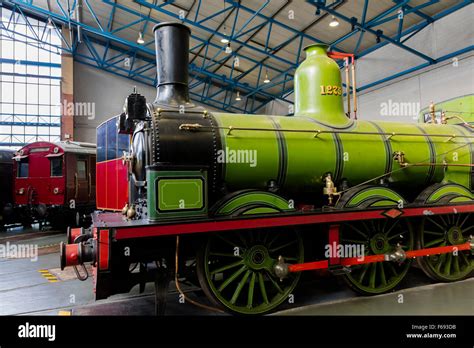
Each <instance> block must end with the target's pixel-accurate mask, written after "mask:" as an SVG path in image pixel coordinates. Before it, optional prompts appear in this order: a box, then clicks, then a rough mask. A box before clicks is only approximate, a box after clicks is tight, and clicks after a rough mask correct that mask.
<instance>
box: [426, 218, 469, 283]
mask: <svg viewBox="0 0 474 348" xmlns="http://www.w3.org/2000/svg"><path fill="white" fill-rule="evenodd" d="M418 232H419V233H418V246H419V248H436V247H441V246H449V245H459V244H464V243H465V242H467V241H468V239H469V236H470V235H471V234H474V216H473V215H472V214H451V215H437V216H429V217H425V218H424V219H423V221H422V223H421V225H420V229H419V231H418ZM418 262H419V264H420V266H421V267H422V269H423V270H424V271H425V273H426V274H427V275H428V276H430V277H431V278H433V279H435V280H438V281H444V282H452V281H457V280H461V279H464V278H466V277H468V276H469V275H470V274H471V273H472V272H473V270H474V259H473V258H472V256H471V253H470V251H469V250H466V251H458V252H457V255H455V254H454V253H448V254H441V255H431V256H426V257H423V258H420V259H419V261H418Z"/></svg>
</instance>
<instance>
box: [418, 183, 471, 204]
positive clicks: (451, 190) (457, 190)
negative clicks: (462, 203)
mask: <svg viewBox="0 0 474 348" xmlns="http://www.w3.org/2000/svg"><path fill="white" fill-rule="evenodd" d="M453 194H458V195H460V196H464V197H471V200H472V199H474V195H473V194H472V193H471V192H470V191H469V190H467V189H466V188H464V187H462V186H458V185H446V186H443V187H441V188H439V189H438V190H436V191H435V192H434V193H433V194H432V195H431V196H430V197H429V198H428V200H427V202H436V201H438V200H440V199H441V198H442V197H444V196H448V195H453Z"/></svg>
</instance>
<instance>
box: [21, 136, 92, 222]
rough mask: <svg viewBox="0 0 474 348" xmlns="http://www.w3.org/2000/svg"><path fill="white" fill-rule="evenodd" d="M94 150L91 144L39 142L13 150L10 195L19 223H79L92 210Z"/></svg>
mask: <svg viewBox="0 0 474 348" xmlns="http://www.w3.org/2000/svg"><path fill="white" fill-rule="evenodd" d="M95 151H96V147H95V145H93V144H86V143H78V142H71V141H64V142H59V143H50V142H42V141H40V142H35V143H32V144H28V145H26V146H24V147H23V148H21V149H20V150H19V151H17V152H16V154H15V157H13V159H14V161H15V163H16V165H14V167H13V176H14V191H13V193H14V204H15V209H17V210H18V212H19V213H20V214H21V215H22V221H26V222H32V221H34V220H40V221H42V220H48V221H49V222H50V223H51V225H52V226H53V227H63V226H66V225H67V224H74V225H81V224H83V223H84V219H85V216H86V215H88V214H90V213H91V212H92V211H93V210H94V208H95V169H96V168H95V162H96V153H95Z"/></svg>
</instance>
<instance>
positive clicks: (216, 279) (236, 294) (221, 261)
mask: <svg viewBox="0 0 474 348" xmlns="http://www.w3.org/2000/svg"><path fill="white" fill-rule="evenodd" d="M280 255H281V256H283V258H284V259H285V262H287V263H290V264H292V263H301V262H303V242H302V238H301V237H300V235H299V233H297V232H295V231H281V230H257V231H236V232H227V233H221V234H217V235H212V236H210V237H209V239H208V241H207V243H206V245H205V247H204V248H203V250H202V251H201V253H200V254H199V255H198V260H197V261H198V262H197V271H198V277H199V282H200V284H201V287H202V289H203V290H204V292H205V293H206V295H207V296H208V297H209V298H210V299H211V300H213V301H214V302H215V303H216V304H217V305H219V306H220V307H223V308H224V309H226V310H228V311H231V312H234V313H238V314H263V313H267V312H270V311H272V310H273V309H275V308H276V307H277V306H278V305H280V304H281V303H282V302H284V301H285V300H287V299H288V297H289V295H290V294H291V293H292V291H293V289H294V288H295V286H296V284H297V283H298V280H299V277H300V274H299V273H291V274H290V275H289V277H288V278H286V279H284V280H283V281H280V280H279V279H278V278H277V277H276V276H275V274H274V271H273V267H274V265H275V263H276V262H277V260H278V257H279V256H280Z"/></svg>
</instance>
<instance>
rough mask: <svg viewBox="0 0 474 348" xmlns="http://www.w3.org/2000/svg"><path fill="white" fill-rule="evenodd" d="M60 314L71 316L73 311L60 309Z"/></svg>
mask: <svg viewBox="0 0 474 348" xmlns="http://www.w3.org/2000/svg"><path fill="white" fill-rule="evenodd" d="M58 315H62V316H71V315H72V312H71V311H59V312H58Z"/></svg>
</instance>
